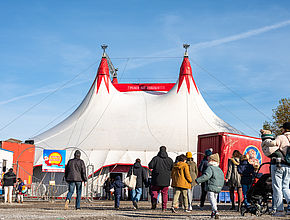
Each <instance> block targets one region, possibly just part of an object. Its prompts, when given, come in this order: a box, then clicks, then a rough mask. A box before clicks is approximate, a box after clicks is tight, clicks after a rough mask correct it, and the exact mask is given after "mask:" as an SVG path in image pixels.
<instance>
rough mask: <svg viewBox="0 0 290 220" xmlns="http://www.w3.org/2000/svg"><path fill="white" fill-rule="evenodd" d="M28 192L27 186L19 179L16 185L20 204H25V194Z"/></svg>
mask: <svg viewBox="0 0 290 220" xmlns="http://www.w3.org/2000/svg"><path fill="white" fill-rule="evenodd" d="M26 191H27V189H26V185H25V184H24V182H23V181H22V179H21V178H17V183H16V197H17V202H18V203H23V196H24V194H25V192H26Z"/></svg>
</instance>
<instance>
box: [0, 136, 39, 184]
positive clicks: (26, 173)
mask: <svg viewBox="0 0 290 220" xmlns="http://www.w3.org/2000/svg"><path fill="white" fill-rule="evenodd" d="M2 148H3V149H6V150H10V151H13V152H14V154H13V169H14V172H18V175H17V177H19V178H21V179H22V180H23V181H26V183H27V184H31V182H32V176H33V163H34V152H35V146H34V145H31V144H24V143H14V142H8V141H2ZM17 159H18V171H17Z"/></svg>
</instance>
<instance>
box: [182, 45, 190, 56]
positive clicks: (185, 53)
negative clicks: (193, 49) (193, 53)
mask: <svg viewBox="0 0 290 220" xmlns="http://www.w3.org/2000/svg"><path fill="white" fill-rule="evenodd" d="M189 47H190V44H183V48H184V49H185V52H184V57H188V52H187V49H188V48H189Z"/></svg>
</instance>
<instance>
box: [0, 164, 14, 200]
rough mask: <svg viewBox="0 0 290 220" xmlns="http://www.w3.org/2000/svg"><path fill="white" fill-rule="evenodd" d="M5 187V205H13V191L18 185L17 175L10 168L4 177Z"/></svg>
mask: <svg viewBox="0 0 290 220" xmlns="http://www.w3.org/2000/svg"><path fill="white" fill-rule="evenodd" d="M2 181H3V187H4V191H5V194H4V203H7V201H8V202H9V203H12V191H13V187H14V184H15V183H16V175H15V173H14V172H13V169H12V168H10V169H9V170H8V172H7V173H5V174H4V176H3V180H2Z"/></svg>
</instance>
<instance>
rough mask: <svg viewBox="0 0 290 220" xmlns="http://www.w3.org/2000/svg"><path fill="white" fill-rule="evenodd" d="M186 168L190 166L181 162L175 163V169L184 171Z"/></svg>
mask: <svg viewBox="0 0 290 220" xmlns="http://www.w3.org/2000/svg"><path fill="white" fill-rule="evenodd" d="M185 166H188V165H187V164H186V163H184V162H182V161H180V162H178V163H175V164H174V165H173V169H176V170H181V169H183V168H184V167H185Z"/></svg>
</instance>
